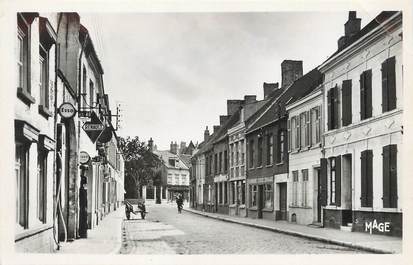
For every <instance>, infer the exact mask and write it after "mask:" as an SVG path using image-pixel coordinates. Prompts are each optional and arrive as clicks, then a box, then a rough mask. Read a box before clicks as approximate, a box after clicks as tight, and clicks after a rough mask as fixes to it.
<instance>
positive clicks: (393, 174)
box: [390, 144, 398, 208]
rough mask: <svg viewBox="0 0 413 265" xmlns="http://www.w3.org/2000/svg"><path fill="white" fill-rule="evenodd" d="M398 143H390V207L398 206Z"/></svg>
mask: <svg viewBox="0 0 413 265" xmlns="http://www.w3.org/2000/svg"><path fill="white" fill-rule="evenodd" d="M397 199H398V198H397V145H395V144H392V145H390V207H391V208H397Z"/></svg>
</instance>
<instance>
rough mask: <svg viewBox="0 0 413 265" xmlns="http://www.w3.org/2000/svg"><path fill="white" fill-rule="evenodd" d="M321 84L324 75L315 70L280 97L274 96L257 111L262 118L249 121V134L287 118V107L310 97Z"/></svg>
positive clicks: (288, 88) (254, 116)
mask: <svg viewBox="0 0 413 265" xmlns="http://www.w3.org/2000/svg"><path fill="white" fill-rule="evenodd" d="M321 82H322V74H321V73H320V72H319V71H318V70H317V68H315V69H313V70H311V71H310V72H308V73H307V74H305V75H304V76H302V77H301V78H299V79H297V80H296V81H294V82H293V83H292V84H291V85H290V86H289V87H287V88H286V89H285V90H284V92H282V93H281V94H280V95H276V94H275V95H273V96H272V97H271V99H270V101H269V102H267V103H266V104H265V105H264V106H263V107H262V108H261V109H260V110H259V111H257V113H259V114H260V116H258V117H257V115H255V114H254V115H253V116H252V117H251V118H250V119H249V121H248V123H247V124H248V126H247V133H251V132H253V131H255V130H257V129H259V128H261V127H264V126H266V125H268V124H270V123H272V122H275V121H277V120H278V119H279V118H282V117H283V116H285V114H286V109H285V106H286V105H287V104H289V103H290V102H293V101H295V100H297V99H300V98H302V97H303V96H304V95H308V94H309V93H311V91H313V90H314V89H315V88H317V87H318V86H319V85H320V84H321Z"/></svg>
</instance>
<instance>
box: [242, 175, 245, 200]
mask: <svg viewBox="0 0 413 265" xmlns="http://www.w3.org/2000/svg"><path fill="white" fill-rule="evenodd" d="M241 204H245V180H244V181H243V182H242V183H241Z"/></svg>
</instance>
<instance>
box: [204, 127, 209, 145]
mask: <svg viewBox="0 0 413 265" xmlns="http://www.w3.org/2000/svg"><path fill="white" fill-rule="evenodd" d="M208 139H209V130H208V126H207V127H206V129H205V131H204V142H206V141H208Z"/></svg>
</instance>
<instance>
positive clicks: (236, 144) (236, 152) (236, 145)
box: [235, 142, 239, 166]
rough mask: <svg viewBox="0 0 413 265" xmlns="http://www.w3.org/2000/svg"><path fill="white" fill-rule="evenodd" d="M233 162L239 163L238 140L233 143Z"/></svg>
mask: <svg viewBox="0 0 413 265" xmlns="http://www.w3.org/2000/svg"><path fill="white" fill-rule="evenodd" d="M235 154H236V155H235V164H236V165H237V166H238V165H239V142H236V143H235Z"/></svg>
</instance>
